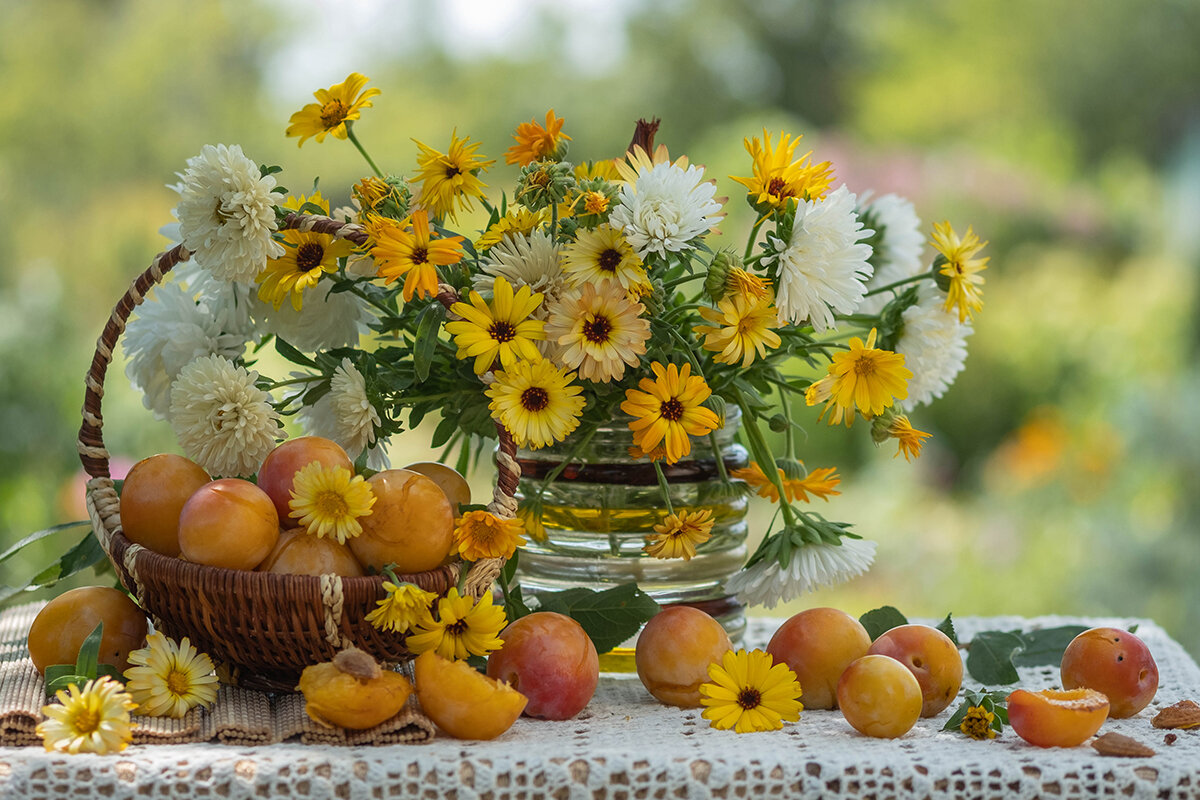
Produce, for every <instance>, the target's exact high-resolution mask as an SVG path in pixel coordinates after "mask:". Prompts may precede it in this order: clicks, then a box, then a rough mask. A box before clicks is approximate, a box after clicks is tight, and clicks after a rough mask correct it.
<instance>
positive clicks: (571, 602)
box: [538, 583, 659, 653]
mask: <svg viewBox="0 0 1200 800" xmlns="http://www.w3.org/2000/svg"><path fill="white" fill-rule="evenodd" d="M538 603H539V610H541V611H555V612H557V613H559V614H565V615H566V616H568V617H571V618H572V619H574V620H575V621H576V622H578V623H579V624H580V625H582V626H583V629H584V631H585V632H586V633H587V635H588V636H589V637H590V638H591V640H592V643H593V644H594V645H596V652H597V653H607V652H608V651H609V650H612V649H613V648H614V647H616V646H617V645H619V644H620V643H621V642H623V641H625V640H626V639H628V638H629V637H630V636H633V635H634V634H635V633H637V632H638V628H640V627H641V626H642V623H644V622H645V621H646V620H648V619H650V618H651V617H653V616H654V615H655V614H657V613H658V611H659V606H658V603H656V602H654V598H652V597H650V595H648V594H646V593H645V592H643V591H642V590H641V589H639V588H638V587H637V584H636V583H623V584H621V585H620V586H614V587H613V588H611V589H605V590H604V591H601V592H598V591H595V590H594V589H585V588H582V587H577V588H574V589H565V590H563V591H561V592H550V593H542V594H539V595H538Z"/></svg>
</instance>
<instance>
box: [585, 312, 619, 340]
mask: <svg viewBox="0 0 1200 800" xmlns="http://www.w3.org/2000/svg"><path fill="white" fill-rule="evenodd" d="M612 327H613V326H612V323H611V322H610V321H609V320H608V317H594V318H592V319H590V320H588V321H587V322H585V323H583V336H584V338H585V339H587V340H588V341H589V342H592V343H594V344H601V343H603V342H607V341H608V335H609V334H610V333H612Z"/></svg>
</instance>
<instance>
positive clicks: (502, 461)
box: [77, 213, 521, 597]
mask: <svg viewBox="0 0 1200 800" xmlns="http://www.w3.org/2000/svg"><path fill="white" fill-rule="evenodd" d="M279 227H280V230H289V229H291V230H300V231H312V232H315V233H324V234H328V235H330V236H333V237H334V238H335V239H347V240H349V241H351V242H353V243H354V244H357V245H360V246H361V245H363V244H365V243H366V241H367V234H366V232H365V231H364V230H363V229H362V226H360V225H355V224H353V223H345V222H338V221H337V220H335V219H330V218H329V217H322V216H318V215H315V214H298V213H292V214H289V215H288V216H287V217H286V218H284V220H283V223H282V224H281V225H280V226H279ZM191 256H192V254H191V251H189V250H188V249H187V248H185V247H184V246H183V245H182V244H178V245H175V247H172V248H171V249H170V250H167V251H165V252H162V253H159V254H158V255H157V256H155V258H154V260H153V261H152V262H151V263H150V266H149V267H148V268H147V269H146V271H145V272H143V273H142V274H141V275H139V276H138V277H137V278H136V279H135V280H134V282H133V285H132V286H130V287H129V290H128V291H126V292H125V294H124V295H123V296H122V297H121V299H120V300H119V301H117V304H116V306H115V307H114V308H113V311H112V314H111V315H109V318H108V322H107V323H106V324H105V325H104V330H103V332H102V333H101V334H100V338H99V339H98V340H97V341H96V352H95V354H94V355H93V356H92V363H91V366H90V367H89V368H88V371H87V375H86V376H85V378H84V383H85V392H84V396H83V423H82V424H81V425H80V427H79V439H78V442H77V447H78V449H79V460H80V461H81V462H83V469H84V471H86V472H87V474H88V475H90V476H91V477H92V478H109V477H111V473H110V472H109V453H108V450H107V449H106V448H105V447H104V432H103V428H104V417H103V415H102V414H101V410H100V406H101V402H102V401H103V399H104V379H105V377H106V376H107V374H108V366H109V364H111V363H112V359H113V350H114V348H115V347H116V345H117V340H118V339H120V338H121V334H123V333H124V332H125V326H126V324H127V323H128V322H129V315H130V314H132V313H133V310H134V309H135V308H137V307H138V306H139V305H141V303H142V301H143V300H145V298H146V293H147V292H148V291H150V289H151V288H152V287H154V286H155V285H156V284H158V283H161V282H162V280H163V278H164V276H166V274H167V273H169V272H170V271H171V270H172V269H174V268H175V267H176V266H178V265H179V264H181V263H182V262H184V261H187V260H188V259H190V258H191ZM437 299H438V301H439V302H440V303H442V305H444V306H445V307H446V308H447V309H449V308H450V306H452V305H453V304H454V303H456V302H457V301H458V293H457V292H455V291H454V288H453V287H451V286H446V285H444V284H443V285H439V286H438V295H437ZM496 433H497V435H498V436H499V440H500V449H499V452H498V453H497V458H496V468H497V471H498V475H497V479H496V488H495V491H494V493H493V497H492V502H491V504H490V505H489V506H488V508H489V510H491V511H492V513H494V514H496V515H497V516H501V517H504V518H508V519H511V518H512V517H515V516H516V511H517V503H516V500H515V494H516V490H517V480H518V479H519V478H520V476H521V470H520V467H519V466H518V465H517V461H516V454H517V448H516V444H515V443H514V442H513V439H512V436H510V435H509V433H508V431H507V430H505V429H504V427H503V426H502V425H501V424H500V423H499V422H498V421H497V423H496ZM503 566H504V560H503V559H483V560H480V561H476V562H475V563H474V564H472V565H471V570H470V572H468V574H467V583H466V590H467V591H468V592H469V593H471V594H472V595H474V596H476V597H478V596H479V595H481V594H483V592H485V591H487V590H488V589H489V588H491V585H492V583H493V582H494V581H495V580H496V578H497V577H498V576H499V574H500V570H501V568H503Z"/></svg>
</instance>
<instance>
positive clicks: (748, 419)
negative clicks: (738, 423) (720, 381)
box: [734, 389, 796, 527]
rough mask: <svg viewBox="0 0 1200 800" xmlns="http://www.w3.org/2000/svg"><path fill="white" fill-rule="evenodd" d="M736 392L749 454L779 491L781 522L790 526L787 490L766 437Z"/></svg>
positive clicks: (746, 404) (790, 510) (745, 403)
mask: <svg viewBox="0 0 1200 800" xmlns="http://www.w3.org/2000/svg"><path fill="white" fill-rule="evenodd" d="M734 391H735V392H737V404H738V406H739V407H740V408H741V409H742V417H743V419H742V430H744V431H745V432H746V443H747V444H749V445H750V454H751V455H753V456H754V460H755V461H757V462H758V466H759V468H761V469H762V471H763V475H765V476H766V477H767V480H769V481H770V482H771V483H772V484H773V485H774V486H775V490H776V491H777V492H779V509H780V511H781V513H782V514H783V524H784V525H785V526H787V527H791V526H792V525H793V524H795V521H796V519H795V517H793V516H792V507H791V505H789V504H788V502H787V492H786V491H785V490H784V488H783V481H782V480H780V478H779V468H778V467H776V466H775V456H773V455H772V454H771V448H770V446H769V445H768V444H767V440H766V437H764V436H763V433H762V431H761V430H759V427H758V421H757V420H756V419H754V417H753V416H752V415H751V414H750V407H749V404H748V403H747V402H746V398H745V397H744V396H743V395H742V393H741V391H739V390H737V389H735V390H734Z"/></svg>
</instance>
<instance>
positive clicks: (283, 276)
mask: <svg viewBox="0 0 1200 800" xmlns="http://www.w3.org/2000/svg"><path fill="white" fill-rule="evenodd" d="M305 203H311V204H313V205H316V206H318V207H320V208H321V210H322V211H323V212H324V214H325V215H326V216H328V215H329V201H328V200H326V199H325V198H324V197H322V196H321V193H320V192H313V194H312V196H311V197H305V196H304V195H300V197H289V198H288V199H287V200H286V201H284V204H283V207H284V208H289V209H292V210H293V211H299V210H300V208H301V207H302V206H303V205H304V204H305ZM283 244H284V253H283V255H282V256H280V257H279V258H273V259H270V260H269V261H267V266H266V268H265V269H264V270H263V271H262V272H261V273H259V275H258V277H257V278H255V282H257V283H258V284H259V287H258V299H259V300H262V301H263V302H264V303H270V304H271V305H273V306H275V308H279V307H280V306H282V305H283V301H284V300H285V299H287V298H289V297H290V298H291V301H292V308H294V309H296V310H297V311H299V310H300V309H302V308H303V307H304V292H305V290H307V289H311V288H313V287H314V286H316V285H317V282H318V281H319V280H320V279H321V276H322V275H326V274H332V273H334V272H337V266H338V259H339V258H345V257H346V256H348V255H350V253H351V251H352V250H353V249H354V245H353V244H352V243H351V242H349V241H348V240H346V239H335V238H334V237H333V236H331V235H329V234H327V233H315V232H313V231H299V230H292V229H288V230H285V231H284V232H283Z"/></svg>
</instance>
